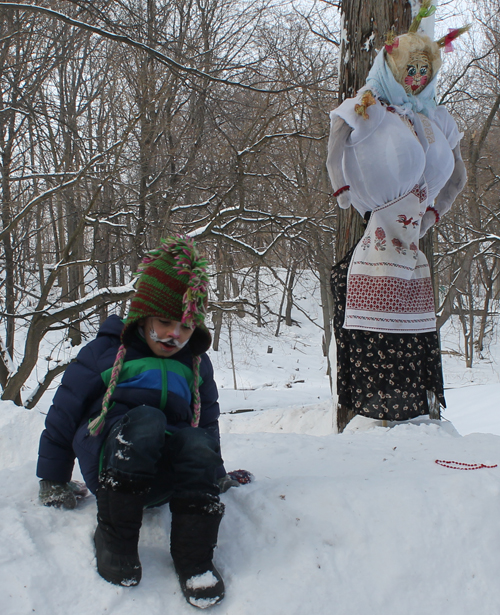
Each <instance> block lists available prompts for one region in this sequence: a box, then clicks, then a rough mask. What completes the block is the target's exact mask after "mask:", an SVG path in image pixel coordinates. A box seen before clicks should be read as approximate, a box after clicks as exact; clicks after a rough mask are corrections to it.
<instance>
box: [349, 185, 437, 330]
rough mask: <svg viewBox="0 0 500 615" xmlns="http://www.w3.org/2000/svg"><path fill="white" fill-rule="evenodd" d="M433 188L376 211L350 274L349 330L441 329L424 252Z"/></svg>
mask: <svg viewBox="0 0 500 615" xmlns="http://www.w3.org/2000/svg"><path fill="white" fill-rule="evenodd" d="M426 207H427V186H426V185H425V184H424V185H423V186H420V187H419V186H418V185H417V186H415V187H414V188H413V190H412V191H411V192H409V193H408V194H406V195H405V196H402V197H399V198H397V199H395V200H394V201H391V202H389V203H386V204H385V205H382V206H381V207H377V208H376V209H374V210H373V211H372V212H371V216H370V220H369V222H368V225H367V227H366V231H365V234H364V235H363V238H362V239H361V241H360V242H359V243H358V245H357V246H356V248H355V250H354V253H353V256H352V259H351V263H350V265H349V272H348V275H347V302H346V312H345V321H344V327H345V328H346V329H360V330H367V331H380V332H387V333H424V332H429V331H435V330H436V315H435V308H434V292H433V288H432V280H431V276H430V270H429V264H428V262H427V259H426V257H425V255H424V254H423V253H422V252H421V251H420V250H419V248H418V241H419V229H420V221H421V219H422V216H423V215H424V213H425V210H426Z"/></svg>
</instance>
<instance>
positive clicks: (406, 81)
mask: <svg viewBox="0 0 500 615" xmlns="http://www.w3.org/2000/svg"><path fill="white" fill-rule="evenodd" d="M413 79H414V77H410V76H409V75H408V77H405V83H406V85H411V84H412V83H413Z"/></svg>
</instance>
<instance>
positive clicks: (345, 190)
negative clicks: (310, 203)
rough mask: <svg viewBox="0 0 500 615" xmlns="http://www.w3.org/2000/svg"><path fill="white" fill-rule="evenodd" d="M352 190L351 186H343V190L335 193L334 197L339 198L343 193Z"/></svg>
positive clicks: (340, 189)
mask: <svg viewBox="0 0 500 615" xmlns="http://www.w3.org/2000/svg"><path fill="white" fill-rule="evenodd" d="M350 188H351V186H342V188H339V189H338V190H336V191H335V192H334V193H333V196H334V197H338V196H340V195H341V194H342V192H347V190H349V189H350Z"/></svg>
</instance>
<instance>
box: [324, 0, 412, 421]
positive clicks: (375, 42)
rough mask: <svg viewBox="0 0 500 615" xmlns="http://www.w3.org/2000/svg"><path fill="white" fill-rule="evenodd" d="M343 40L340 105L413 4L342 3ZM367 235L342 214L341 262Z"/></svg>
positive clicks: (401, 28) (385, 0)
mask: <svg viewBox="0 0 500 615" xmlns="http://www.w3.org/2000/svg"><path fill="white" fill-rule="evenodd" d="M341 14H342V22H343V30H344V32H345V33H346V36H345V37H343V39H342V43H341V47H340V63H339V66H340V70H339V104H341V103H342V102H343V101H344V100H345V99H346V98H352V97H353V96H355V95H356V92H357V91H358V90H359V89H360V88H361V87H362V86H363V85H364V84H365V81H366V77H367V76H368V72H369V70H370V68H371V65H372V63H373V60H374V59H375V56H376V55H377V51H378V50H379V49H380V48H381V47H382V45H383V44H384V41H385V37H386V34H387V32H388V31H389V30H390V29H391V28H394V31H395V33H396V34H402V33H404V32H407V31H408V28H409V27H410V24H411V20H412V13H411V4H410V3H409V2H407V1H406V0H395V1H393V0H342V5H341ZM362 235H363V219H362V217H361V216H360V215H359V214H358V212H357V211H356V210H355V209H354V208H353V207H350V208H349V209H347V210H345V209H339V210H338V223H337V234H336V242H335V256H336V259H337V261H339V260H341V259H342V258H343V257H344V256H345V255H346V254H347V252H349V250H350V249H351V248H353V247H354V246H355V245H356V244H357V243H358V241H359V240H360V239H361V236H362ZM353 416H354V414H353V412H352V410H350V409H349V408H345V407H344V406H340V405H339V406H338V407H337V428H338V431H339V433H341V432H342V431H344V429H345V426H346V425H347V423H348V422H349V421H350V420H351V419H352V418H353Z"/></svg>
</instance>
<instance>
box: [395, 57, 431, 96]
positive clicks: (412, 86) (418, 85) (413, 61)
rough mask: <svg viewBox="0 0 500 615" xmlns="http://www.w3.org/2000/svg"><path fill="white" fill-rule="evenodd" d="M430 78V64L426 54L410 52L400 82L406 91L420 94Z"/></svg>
mask: <svg viewBox="0 0 500 615" xmlns="http://www.w3.org/2000/svg"><path fill="white" fill-rule="evenodd" d="M431 79H432V66H431V63H430V61H429V58H428V56H427V54H426V53H422V52H420V51H417V52H415V53H411V54H410V57H409V60H408V65H407V67H406V74H405V75H404V77H403V84H402V85H403V87H404V89H405V91H406V93H407V94H413V96H416V95H417V94H420V92H421V91H422V90H423V89H424V88H425V86H426V85H427V84H428V83H429V81H430V80H431Z"/></svg>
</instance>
